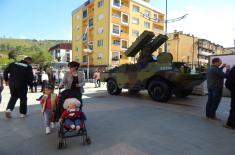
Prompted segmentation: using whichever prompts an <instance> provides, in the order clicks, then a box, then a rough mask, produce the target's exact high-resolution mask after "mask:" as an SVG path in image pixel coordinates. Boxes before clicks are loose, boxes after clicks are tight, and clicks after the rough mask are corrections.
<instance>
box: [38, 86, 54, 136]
mask: <svg viewBox="0 0 235 155" xmlns="http://www.w3.org/2000/svg"><path fill="white" fill-rule="evenodd" d="M53 91H54V86H53V85H52V84H47V85H46V86H45V88H44V94H43V96H42V97H41V99H40V103H41V105H42V112H43V118H44V125H45V127H46V134H49V133H50V132H51V128H52V129H53V128H54V127H55V112H56V109H57V100H58V98H57V95H56V94H55V93H53Z"/></svg>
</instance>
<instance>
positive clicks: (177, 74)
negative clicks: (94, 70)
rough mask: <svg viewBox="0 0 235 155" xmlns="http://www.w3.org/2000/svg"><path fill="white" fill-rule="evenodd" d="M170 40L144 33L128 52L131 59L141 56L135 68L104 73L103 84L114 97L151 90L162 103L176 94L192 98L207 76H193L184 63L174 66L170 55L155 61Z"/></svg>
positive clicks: (121, 67) (128, 66)
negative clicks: (124, 90) (162, 47)
mask: <svg viewBox="0 0 235 155" xmlns="http://www.w3.org/2000/svg"><path fill="white" fill-rule="evenodd" d="M167 40H168V37H167V36H166V35H162V34H160V35H158V36H155V35H154V33H153V32H150V31H144V32H143V33H142V34H141V35H140V36H139V37H138V38H137V39H136V41H135V42H134V43H133V44H132V45H131V46H130V47H129V48H128V49H127V51H126V52H125V54H126V56H127V57H134V56H135V55H136V54H137V53H139V58H138V60H137V63H135V64H123V65H120V66H118V67H115V68H113V69H110V70H108V71H106V72H103V73H101V81H103V82H107V90H108V93H109V94H111V95H119V94H120V93H121V91H122V89H128V90H129V92H130V93H138V92H139V91H141V90H148V94H149V96H150V97H151V98H152V99H153V100H155V101H160V102H167V101H168V100H169V99H170V98H171V96H172V94H175V95H176V96H178V97H186V96H188V95H189V94H190V93H191V92H192V90H193V87H194V86H196V85H199V84H201V83H202V82H203V81H204V80H205V78H206V74H205V73H194V74H193V73H191V71H190V68H189V67H187V66H186V64H184V63H181V62H176V63H174V62H172V61H173V57H172V55H171V54H170V53H165V52H164V53H160V54H159V55H158V56H157V59H156V60H155V59H153V56H152V53H153V52H154V51H156V50H157V49H158V48H159V47H160V46H161V45H162V44H163V43H165V42H166V41H167Z"/></svg>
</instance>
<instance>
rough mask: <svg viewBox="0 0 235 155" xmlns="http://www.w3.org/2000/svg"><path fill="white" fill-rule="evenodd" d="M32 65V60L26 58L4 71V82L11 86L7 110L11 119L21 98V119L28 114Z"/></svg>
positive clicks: (7, 115)
mask: <svg viewBox="0 0 235 155" xmlns="http://www.w3.org/2000/svg"><path fill="white" fill-rule="evenodd" d="M31 63H32V58H30V57H26V58H25V59H24V60H21V61H20V62H14V63H11V64H10V65H9V66H8V67H7V68H6V69H5V70H4V80H5V82H6V85H9V88H10V93H11V98H10V100H9V102H8V105H7V109H6V117H7V118H11V111H12V110H13V109H14V107H15V104H16V101H17V99H18V98H20V117H25V116H26V114H27V92H28V86H31V85H32V82H33V70H32V67H31V65H30V64H31Z"/></svg>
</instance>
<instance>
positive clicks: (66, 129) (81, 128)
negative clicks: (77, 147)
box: [57, 90, 91, 149]
mask: <svg viewBox="0 0 235 155" xmlns="http://www.w3.org/2000/svg"><path fill="white" fill-rule="evenodd" d="M80 100H81V99H79V98H78V97H76V95H74V93H73V92H72V90H65V91H63V92H61V93H60V98H59V102H58V107H59V108H58V110H57V115H58V116H59V121H60V129H59V131H58V137H59V142H58V149H61V148H64V147H66V146H67V144H66V139H67V138H71V137H76V136H82V137H83V144H88V145H89V144H90V143H91V140H90V138H89V137H88V135H87V130H86V126H85V121H86V116H85V114H84V113H83V112H82V103H81V101H80Z"/></svg>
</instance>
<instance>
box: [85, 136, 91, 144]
mask: <svg viewBox="0 0 235 155" xmlns="http://www.w3.org/2000/svg"><path fill="white" fill-rule="evenodd" d="M86 143H87V145H90V144H91V138H90V137H87V138H86Z"/></svg>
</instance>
